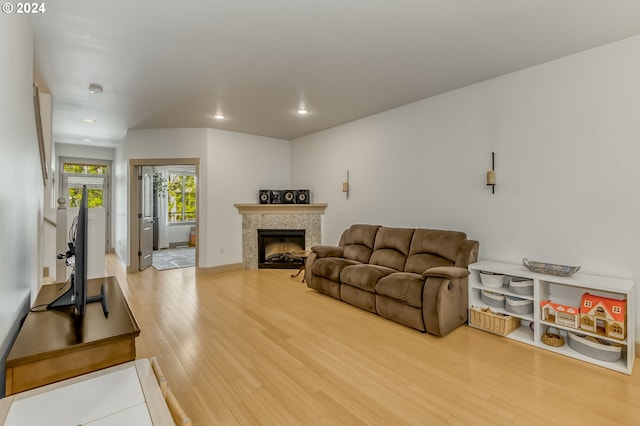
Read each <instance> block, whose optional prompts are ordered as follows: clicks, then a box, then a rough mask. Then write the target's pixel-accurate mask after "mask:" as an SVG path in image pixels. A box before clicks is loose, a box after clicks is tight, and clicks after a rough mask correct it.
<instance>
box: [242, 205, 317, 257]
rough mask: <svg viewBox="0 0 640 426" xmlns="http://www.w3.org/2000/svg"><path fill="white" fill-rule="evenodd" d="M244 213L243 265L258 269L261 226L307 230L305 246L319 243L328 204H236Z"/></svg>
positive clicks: (262, 227) (265, 227) (307, 247)
mask: <svg viewBox="0 0 640 426" xmlns="http://www.w3.org/2000/svg"><path fill="white" fill-rule="evenodd" d="M234 206H235V207H236V208H237V209H238V212H239V213H240V214H241V215H242V264H243V267H244V269H257V268H258V231H257V230H258V229H304V230H305V248H306V249H309V248H311V247H312V246H314V245H317V244H320V241H321V232H322V230H321V226H322V219H321V217H322V215H324V211H325V209H326V208H327V204H325V203H316V204H234Z"/></svg>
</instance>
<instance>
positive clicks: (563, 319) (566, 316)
mask: <svg viewBox="0 0 640 426" xmlns="http://www.w3.org/2000/svg"><path fill="white" fill-rule="evenodd" d="M540 309H542V320H543V321H549V322H553V323H555V324H558V325H565V326H567V327H573V328H578V327H579V326H580V311H579V309H578V308H574V307H572V306H567V305H561V304H560V303H553V302H552V301H551V300H543V301H542V302H540Z"/></svg>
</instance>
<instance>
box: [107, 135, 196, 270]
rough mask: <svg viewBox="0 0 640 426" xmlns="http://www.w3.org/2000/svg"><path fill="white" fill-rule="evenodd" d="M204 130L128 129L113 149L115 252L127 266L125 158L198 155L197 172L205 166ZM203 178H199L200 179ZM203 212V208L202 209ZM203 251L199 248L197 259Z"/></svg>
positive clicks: (126, 165)
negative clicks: (120, 141) (119, 144)
mask: <svg viewBox="0 0 640 426" xmlns="http://www.w3.org/2000/svg"><path fill="white" fill-rule="evenodd" d="M206 146H207V131H206V129H147V130H137V129H133V130H129V131H128V132H127V136H126V139H125V141H124V143H123V144H122V145H121V146H120V147H118V148H117V149H116V161H115V164H114V170H115V174H116V176H115V178H114V179H115V185H114V186H115V191H114V192H115V194H116V197H115V198H116V201H115V211H116V213H115V216H116V218H115V223H116V231H115V232H116V240H115V246H116V252H117V254H118V256H119V257H120V259H121V260H123V262H124V263H125V264H126V265H127V266H130V265H129V249H130V247H129V221H128V208H129V202H128V200H129V198H128V197H129V195H128V194H129V181H130V179H131V176H129V175H128V174H129V160H132V159H135V160H139V159H163V158H200V170H201V171H200V173H202V169H203V168H206V162H204V163H203V159H204V158H206ZM201 180H203V179H201ZM206 188H207V182H206V181H203V182H200V181H198V191H202V190H205V191H206ZM205 211H206V208H205ZM206 226H207V225H206V223H202V221H201V224H200V227H201V232H202V231H203V230H204V232H206ZM202 261H203V250H202V247H201V248H200V262H201V263H202Z"/></svg>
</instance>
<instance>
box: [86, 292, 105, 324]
mask: <svg viewBox="0 0 640 426" xmlns="http://www.w3.org/2000/svg"><path fill="white" fill-rule="evenodd" d="M95 302H100V303H101V304H102V313H103V314H104V317H105V318H107V317H108V316H109V306H108V305H107V296H106V294H105V290H104V283H102V285H101V286H100V294H99V295H96V296H87V304H89V303H95Z"/></svg>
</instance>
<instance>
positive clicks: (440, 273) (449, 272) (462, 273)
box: [422, 266, 469, 280]
mask: <svg viewBox="0 0 640 426" xmlns="http://www.w3.org/2000/svg"><path fill="white" fill-rule="evenodd" d="M422 276H423V277H425V278H428V277H434V278H448V279H450V280H453V279H456V278H466V277H468V276H469V270H468V269H467V268H458V267H457V266H436V267H435V268H429V269H427V270H426V271H424V272H423V273H422Z"/></svg>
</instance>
